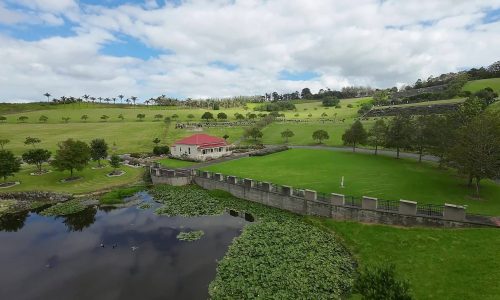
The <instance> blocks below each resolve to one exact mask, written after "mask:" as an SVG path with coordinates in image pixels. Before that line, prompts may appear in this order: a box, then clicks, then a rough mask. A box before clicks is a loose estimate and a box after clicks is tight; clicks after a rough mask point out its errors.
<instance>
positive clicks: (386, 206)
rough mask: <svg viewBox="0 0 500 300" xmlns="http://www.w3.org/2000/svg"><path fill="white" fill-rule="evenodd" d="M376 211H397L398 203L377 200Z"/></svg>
mask: <svg viewBox="0 0 500 300" xmlns="http://www.w3.org/2000/svg"><path fill="white" fill-rule="evenodd" d="M377 210H385V211H398V210H399V201H394V200H384V199H377Z"/></svg>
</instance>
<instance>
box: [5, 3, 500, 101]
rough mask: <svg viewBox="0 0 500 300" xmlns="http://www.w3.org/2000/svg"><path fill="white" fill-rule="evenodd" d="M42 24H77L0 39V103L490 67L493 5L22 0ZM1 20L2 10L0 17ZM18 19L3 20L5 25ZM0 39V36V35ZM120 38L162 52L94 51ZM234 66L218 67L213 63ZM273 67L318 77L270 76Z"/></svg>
mask: <svg viewBox="0 0 500 300" xmlns="http://www.w3.org/2000/svg"><path fill="white" fill-rule="evenodd" d="M20 3H21V4H22V5H25V6H26V7H29V9H31V10H32V11H34V12H36V13H37V14H38V15H39V16H43V14H47V15H46V17H45V18H46V19H45V20H44V21H45V22H47V23H51V24H58V23H61V22H64V19H62V18H63V17H64V18H66V19H69V20H71V21H72V22H75V23H76V24H77V25H76V28H75V29H76V32H77V35H76V36H73V37H67V38H49V39H45V40H40V41H34V42H23V41H19V40H16V39H15V38H8V37H6V36H3V37H1V38H0V42H1V43H2V45H3V46H2V47H1V48H0V64H1V65H2V66H4V67H3V68H2V69H0V86H1V87H2V89H1V92H0V101H1V100H8V99H19V98H23V99H24V98H32V99H39V95H40V94H41V93H42V94H43V93H44V92H45V91H50V92H51V93H52V94H55V95H63V94H65V95H70V94H74V95H81V94H84V93H90V94H94V95H97V94H99V95H102V96H113V95H115V94H117V93H125V94H129V95H130V94H135V95H139V96H141V97H142V98H149V97H150V96H153V95H158V94H165V93H166V94H169V95H183V96H189V97H197V96H229V95H240V94H246V95H248V94H261V93H264V92H268V91H273V90H276V91H279V92H282V91H291V90H300V89H301V88H303V87H305V86H308V87H310V88H311V89H313V90H316V89H319V88H324V87H329V88H332V89H334V88H341V87H342V86H345V85H349V84H369V85H372V86H375V87H386V86H394V85H397V84H398V85H401V84H402V83H404V82H413V81H414V80H416V79H417V78H418V77H427V76H429V75H439V74H440V73H443V72H450V71H456V70H459V69H461V68H463V67H473V66H481V65H488V64H489V63H492V62H493V61H496V60H498V53H496V52H497V51H495V49H499V48H500V40H499V39H498V38H497V37H498V35H499V33H500V28H499V24H500V23H499V22H496V23H490V24H482V23H481V20H482V18H483V17H484V15H485V11H486V10H487V9H490V10H491V9H498V8H499V7H500V3H498V1H493V0H491V1H487V0H484V1H483V0H481V1H456V0H446V1H426V0H419V1H413V0H412V1H383V2H380V1H377V0H362V1H356V2H353V1H347V0H342V1H329V0H317V1H307V0H303V1H288V0H275V1H259V0H245V1H215V2H206V1H198V0H193V1H186V2H184V3H183V4H182V5H180V6H173V5H167V6H164V7H159V6H158V3H157V2H156V1H145V2H144V3H143V4H142V5H130V4H127V5H122V6H119V7H114V8H107V7H103V6H89V5H83V4H80V7H78V6H77V4H76V3H75V2H74V1H70V0H65V1H57V0H36V1H28V0H23V1H21V2H20ZM3 13H5V12H3V11H2V7H1V6H0V16H1V15H2V14H3ZM18 22H22V21H21V20H20V19H16V18H13V17H11V21H10V23H11V24H12V23H18ZM0 33H1V32H0ZM117 34H121V35H123V34H125V35H128V36H131V37H133V38H135V39H137V40H140V41H141V42H143V43H144V44H145V45H147V46H148V47H150V48H154V49H157V50H160V51H167V50H168V51H171V52H173V54H170V55H160V56H159V57H156V58H151V59H138V58H132V57H111V56H106V55H103V54H101V52H100V49H101V48H102V47H103V45H104V44H106V43H111V42H113V41H115V40H116V39H117V37H116V35H117ZM214 61H221V62H224V63H227V64H232V65H236V66H237V68H236V69H235V70H225V69H223V68H220V67H218V66H216V65H213V64H211V63H212V62H214ZM282 70H289V71H296V72H304V71H309V72H311V71H312V72H316V73H318V74H320V76H319V77H318V78H314V79H311V80H309V81H286V80H279V73H280V71H282Z"/></svg>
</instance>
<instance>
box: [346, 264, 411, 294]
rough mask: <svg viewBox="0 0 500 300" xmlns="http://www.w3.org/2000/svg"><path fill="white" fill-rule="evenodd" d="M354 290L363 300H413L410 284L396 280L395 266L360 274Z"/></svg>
mask: <svg viewBox="0 0 500 300" xmlns="http://www.w3.org/2000/svg"><path fill="white" fill-rule="evenodd" d="M354 290H355V291H356V292H357V293H359V294H361V295H362V296H363V299H372V300H411V299H412V296H411V294H410V284H409V283H408V281H406V280H400V279H398V278H396V272H395V267H394V265H392V264H391V265H382V266H376V267H374V268H367V269H364V270H363V271H362V272H360V274H359V277H358V278H357V280H356V282H355V285H354Z"/></svg>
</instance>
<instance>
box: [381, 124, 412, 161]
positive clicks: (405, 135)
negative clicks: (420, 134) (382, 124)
mask: <svg viewBox="0 0 500 300" xmlns="http://www.w3.org/2000/svg"><path fill="white" fill-rule="evenodd" d="M411 136H412V126H411V118H410V116H409V115H397V116H395V117H394V118H393V119H392V120H391V121H390V122H389V127H388V130H387V135H386V146H387V147H391V148H396V158H399V153H400V151H401V148H408V147H410V145H411Z"/></svg>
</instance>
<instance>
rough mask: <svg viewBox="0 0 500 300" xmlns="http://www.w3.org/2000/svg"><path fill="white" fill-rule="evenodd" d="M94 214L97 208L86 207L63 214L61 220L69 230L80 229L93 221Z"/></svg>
mask: <svg viewBox="0 0 500 300" xmlns="http://www.w3.org/2000/svg"><path fill="white" fill-rule="evenodd" d="M96 214H97V208H95V207H88V208H87V209H85V210H84V211H82V212H80V213H77V214H71V215H67V216H63V217H62V218H63V221H62V222H63V223H64V224H65V225H66V226H67V228H68V230H69V231H82V230H83V229H85V228H87V227H89V226H90V225H92V224H93V223H94V222H95V215H96Z"/></svg>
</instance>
